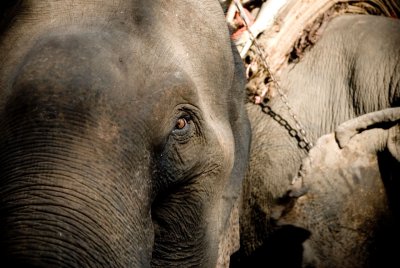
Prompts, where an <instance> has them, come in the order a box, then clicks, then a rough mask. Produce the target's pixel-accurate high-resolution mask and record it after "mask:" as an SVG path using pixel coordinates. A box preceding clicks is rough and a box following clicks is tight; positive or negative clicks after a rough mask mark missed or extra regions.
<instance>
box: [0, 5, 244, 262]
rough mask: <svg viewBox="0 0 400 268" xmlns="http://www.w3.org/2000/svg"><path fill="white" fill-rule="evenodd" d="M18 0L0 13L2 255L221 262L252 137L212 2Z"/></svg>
mask: <svg viewBox="0 0 400 268" xmlns="http://www.w3.org/2000/svg"><path fill="white" fill-rule="evenodd" d="M11 2H13V1H7V2H5V3H4V2H3V3H2V7H3V6H5V5H7V4H8V3H11ZM16 2H18V6H16V7H15V8H14V9H7V11H6V12H3V14H2V15H3V16H2V21H1V24H0V25H1V29H0V30H1V32H0V230H1V232H0V259H1V260H2V266H4V265H5V264H8V265H10V266H11V267H16V266H18V265H19V266H23V267H149V266H150V265H152V266H156V267H157V266H160V267H171V266H176V267H187V266H194V267H197V266H200V267H202V266H203V267H214V266H215V265H216V263H217V258H218V254H219V252H220V251H221V247H222V246H223V244H222V242H221V239H220V238H221V237H222V235H223V234H225V233H226V232H227V228H228V227H229V226H227V223H228V219H229V217H230V214H231V211H232V207H233V205H234V203H235V202H237V201H238V196H239V194H240V193H239V192H240V188H241V187H240V185H241V182H242V179H243V177H244V173H245V171H246V164H247V162H248V160H247V159H248V151H249V143H250V133H249V130H250V125H249V123H248V119H247V116H246V110H245V108H244V91H243V88H244V80H243V78H244V74H243V70H242V67H241V60H240V58H238V57H237V52H236V50H235V49H232V48H233V46H232V45H231V42H230V40H229V33H228V29H227V26H226V23H225V21H224V16H223V12H222V9H221V7H220V6H219V3H218V1H216V0H215V1H211V0H210V1H157V0H152V1H144V0H143V1H139V0H132V1H122V0H120V1H36V0H31V1H22V3H21V1H16ZM11 4H12V3H11Z"/></svg>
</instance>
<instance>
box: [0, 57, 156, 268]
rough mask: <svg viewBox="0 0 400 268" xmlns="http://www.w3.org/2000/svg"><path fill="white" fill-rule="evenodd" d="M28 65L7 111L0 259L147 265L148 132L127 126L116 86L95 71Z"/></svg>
mask: <svg viewBox="0 0 400 268" xmlns="http://www.w3.org/2000/svg"><path fill="white" fill-rule="evenodd" d="M43 62H45V61H43ZM46 62H47V61H46ZM28 65H29V61H28ZM31 66H32V67H29V66H28V67H26V66H25V67H22V68H21V69H20V71H19V75H18V76H17V77H16V78H15V82H14V83H12V89H10V91H9V92H10V95H9V96H7V98H3V99H2V102H3V103H5V104H4V106H3V107H2V109H1V110H0V230H1V231H0V259H1V260H2V261H3V262H4V261H7V262H6V263H9V264H11V267H15V266H18V267H19V266H23V267H26V266H28V267H29V266H34V267H138V266H140V267H148V266H150V259H151V252H152V247H153V240H154V233H153V232H154V231H153V224H152V221H151V212H150V207H151V198H152V194H151V183H150V176H151V174H150V172H149V166H150V163H149V162H150V161H149V159H150V157H149V156H148V155H147V154H146V153H145V152H146V150H145V149H144V148H142V147H138V146H143V143H141V142H135V141H138V140H142V136H141V134H140V133H139V134H138V133H137V132H139V131H136V129H135V128H132V129H133V131H131V132H128V131H127V130H125V129H123V128H124V126H123V123H121V122H119V121H118V119H119V118H120V117H119V116H113V115H112V113H111V112H110V110H114V111H115V109H114V107H110V105H109V104H107V100H108V99H109V98H108V97H109V95H107V94H112V92H110V91H105V90H103V89H102V88H94V87H95V86H96V83H95V82H94V81H93V80H90V77H89V78H86V79H81V78H80V77H79V74H78V73H76V74H69V73H67V74H63V73H62V70H61V68H59V69H58V71H57V72H60V73H57V74H51V73H50V74H49V75H47V74H46V73H43V74H42V73H38V72H37V71H36V67H37V65H36V66H35V64H32V65H31ZM50 67H51V66H50ZM56 67H57V66H53V67H51V68H52V69H53V70H55V69H57V68H58V67H57V68H56ZM37 70H44V72H47V71H48V70H47V69H46V68H45V66H40V68H38V69H37ZM71 70H72V71H73V72H76V69H71ZM102 85H103V86H106V87H107V86H109V85H107V84H105V83H102ZM139 151H142V152H144V153H142V154H138V153H137V152H139Z"/></svg>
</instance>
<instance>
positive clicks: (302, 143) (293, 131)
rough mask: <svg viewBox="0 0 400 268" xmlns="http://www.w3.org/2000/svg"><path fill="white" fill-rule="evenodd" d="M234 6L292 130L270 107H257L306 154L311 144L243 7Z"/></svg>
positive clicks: (237, 0)
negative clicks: (283, 106)
mask: <svg viewBox="0 0 400 268" xmlns="http://www.w3.org/2000/svg"><path fill="white" fill-rule="evenodd" d="M234 2H235V5H236V8H237V10H238V11H239V14H240V16H241V17H242V18H243V21H244V24H245V26H246V28H247V32H248V33H249V36H250V38H251V41H252V42H253V43H254V46H255V48H256V53H258V56H259V57H260V59H261V61H262V64H263V65H264V68H266V70H268V73H269V75H270V77H271V81H272V82H273V83H274V84H275V86H276V89H277V91H278V94H279V97H280V98H281V100H282V102H283V104H284V105H285V107H286V108H287V110H288V112H289V115H290V116H291V117H292V118H293V120H294V122H295V124H294V125H295V127H296V128H293V127H292V126H291V125H290V124H289V123H288V122H287V120H285V119H283V118H282V116H280V115H278V114H276V113H275V112H274V111H272V109H271V107H269V106H267V105H266V104H265V103H263V102H261V103H260V104H259V105H260V106H261V109H262V111H263V112H264V113H266V114H268V115H270V116H271V117H272V118H273V119H274V120H275V121H277V122H278V123H279V124H280V125H281V126H283V127H285V129H287V130H288V132H289V135H290V136H291V137H294V138H296V140H297V142H298V145H299V147H300V148H301V149H304V150H306V151H307V152H308V151H309V150H310V149H311V148H312V147H313V144H312V142H311V141H310V140H309V139H308V138H307V133H306V131H305V129H304V127H303V125H302V124H301V123H300V121H299V120H298V118H297V116H296V114H295V113H294V112H293V109H292V107H291V105H290V104H289V101H288V99H287V96H286V94H285V93H284V92H283V90H282V89H281V87H280V85H279V83H278V80H277V79H275V76H274V74H273V73H272V72H271V71H270V70H271V68H270V67H269V64H268V61H267V56H266V55H264V50H263V49H262V47H261V46H260V45H259V44H258V41H257V39H256V38H255V37H254V35H253V33H252V32H251V30H250V27H249V25H248V23H247V20H246V18H245V17H243V16H244V14H243V13H244V12H243V6H242V4H241V3H240V1H239V0H234Z"/></svg>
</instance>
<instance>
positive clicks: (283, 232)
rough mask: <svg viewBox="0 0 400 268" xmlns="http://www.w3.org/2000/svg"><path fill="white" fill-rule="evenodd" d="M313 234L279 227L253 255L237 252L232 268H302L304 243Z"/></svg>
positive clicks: (290, 226) (289, 226)
mask: <svg viewBox="0 0 400 268" xmlns="http://www.w3.org/2000/svg"><path fill="white" fill-rule="evenodd" d="M310 235H311V233H310V232H309V231H307V230H305V229H303V228H298V227H295V226H292V225H284V226H281V227H279V228H278V229H277V230H276V231H275V232H274V233H273V234H272V235H271V236H270V237H269V238H268V239H267V240H266V242H265V243H264V245H262V246H261V247H259V248H258V249H257V250H256V251H255V252H254V253H253V254H252V255H250V256H243V255H240V254H239V253H238V252H236V253H235V254H234V255H232V257H231V263H230V268H238V267H268V268H273V267H285V268H288V267H293V268H294V267H301V264H302V258H303V246H302V243H303V242H304V241H305V240H306V239H308V238H309V237H310Z"/></svg>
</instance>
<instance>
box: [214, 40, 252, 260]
mask: <svg viewBox="0 0 400 268" xmlns="http://www.w3.org/2000/svg"><path fill="white" fill-rule="evenodd" d="M231 47H232V52H233V57H234V64H235V74H234V77H233V79H232V83H231V88H230V90H229V92H228V96H227V98H228V99H229V101H230V105H229V109H230V110H229V115H230V118H229V119H230V122H231V129H232V133H233V136H234V141H235V159H234V165H233V170H232V173H231V177H230V180H229V184H228V185H227V187H226V189H225V191H224V195H223V203H224V204H223V205H222V211H221V215H225V216H226V217H224V219H223V222H222V224H223V228H222V232H221V233H220V240H219V241H220V245H219V253H218V256H219V259H218V267H228V266H229V260H230V256H231V255H232V254H233V253H234V252H236V251H237V250H238V249H239V245H240V241H239V240H240V238H239V207H240V205H241V201H242V199H241V193H242V183H243V180H244V177H245V173H246V171H247V164H248V162H249V154H250V139H251V130H250V121H249V118H248V115H247V111H246V109H245V101H246V94H245V83H246V76H245V72H244V66H243V62H242V60H241V58H240V56H239V53H238V51H237V48H236V46H235V45H234V44H233V43H232V44H231Z"/></svg>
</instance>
